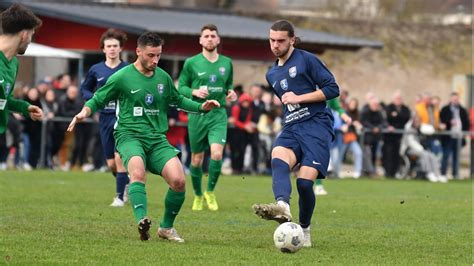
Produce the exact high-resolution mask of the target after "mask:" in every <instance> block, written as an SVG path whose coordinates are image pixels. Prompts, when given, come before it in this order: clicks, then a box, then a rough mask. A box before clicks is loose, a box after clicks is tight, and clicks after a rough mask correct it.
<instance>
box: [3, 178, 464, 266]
mask: <svg viewBox="0 0 474 266" xmlns="http://www.w3.org/2000/svg"><path fill="white" fill-rule="evenodd" d="M294 183H295V182H294V180H293V184H294ZM190 184H191V182H190V180H189V179H188V182H187V189H188V191H187V197H186V201H185V204H184V206H183V209H182V210H181V213H180V215H179V216H178V218H177V220H176V223H175V227H176V228H177V230H178V232H179V233H180V234H181V236H182V237H183V238H184V239H185V240H186V243H184V244H177V243H170V242H167V241H163V240H161V239H158V238H157V237H155V232H156V230H157V228H158V225H159V221H160V219H161V215H162V212H163V201H164V193H165V191H166V189H167V186H166V185H165V183H164V182H163V181H162V179H161V178H160V177H159V176H154V175H149V176H148V184H147V193H148V202H149V203H148V206H149V216H150V217H151V219H152V221H153V226H152V231H151V233H152V238H151V239H150V241H148V242H141V241H140V240H139V237H138V232H137V228H136V225H135V224H134V219H133V215H132V210H131V207H130V204H127V205H126V206H125V207H124V208H112V207H109V206H108V205H109V204H110V203H111V202H112V198H113V195H114V189H115V181H114V179H113V177H112V176H111V175H110V174H108V173H81V172H71V173H63V172H49V171H34V172H19V171H6V172H0V264H3V263H11V264H23V265H30V264H48V265H49V264H96V265H104V264H106V265H111V264H114V265H123V264H128V265H132V264H141V265H151V264H153V265H157V264H159V265H165V264H166V265H175V264H179V265H182V264H193V265H202V264H206V265H222V264H228V265H235V264H251V265H254V264H266V265H270V264H292V265H293V264H294V265H298V264H299V265H310V264H316V263H322V264H346V265H352V264H364V265H365V264H404V265H420V264H422V265H427V264H430V265H431V264H443V265H445V264H449V265H460V264H462V265H466V264H472V262H473V256H472V251H473V244H472V219H473V216H472V203H473V202H472V189H473V186H472V183H471V181H458V182H450V183H448V184H432V183H428V182H422V181H393V180H367V179H365V180H364V179H362V180H328V181H325V187H326V188H327V190H328V191H329V195H328V196H322V197H318V198H317V207H316V212H315V215H314V216H313V223H312V238H313V239H312V240H313V247H312V248H309V249H302V250H300V251H299V252H297V253H295V254H284V253H281V252H279V251H278V250H277V249H276V248H275V247H274V245H273V231H274V230H275V228H276V227H277V224H276V223H275V222H272V221H264V220H260V219H259V218H258V217H257V216H255V215H254V214H253V213H252V211H251V205H252V204H254V203H268V202H271V201H272V192H271V178H270V177H251V176H222V177H221V178H220V180H219V184H218V186H217V190H216V195H217V199H218V203H219V208H220V209H219V211H218V212H211V211H209V210H207V209H206V210H204V211H201V212H193V211H191V204H192V199H193V193H192V188H191V185H190ZM297 199H298V195H297V192H296V188H295V186H293V200H292V213H293V217H294V218H296V219H295V220H297V217H298V208H297Z"/></svg>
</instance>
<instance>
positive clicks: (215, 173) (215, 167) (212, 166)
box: [207, 159, 222, 192]
mask: <svg viewBox="0 0 474 266" xmlns="http://www.w3.org/2000/svg"><path fill="white" fill-rule="evenodd" d="M221 169H222V160H219V161H215V160H212V159H211V160H210V161H209V179H208V180H207V191H209V192H212V191H214V188H215V187H216V184H217V180H218V179H219V176H220V175H221Z"/></svg>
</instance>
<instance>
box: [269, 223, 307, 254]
mask: <svg viewBox="0 0 474 266" xmlns="http://www.w3.org/2000/svg"><path fill="white" fill-rule="evenodd" d="M273 241H274V242H275V247H276V248H278V249H279V250H280V251H281V252H285V253H294V252H296V251H298V250H300V249H301V248H302V247H303V242H304V234H303V228H301V226H300V225H299V224H295V223H292V222H286V223H282V224H280V226H278V228H277V229H276V230H275V233H273Z"/></svg>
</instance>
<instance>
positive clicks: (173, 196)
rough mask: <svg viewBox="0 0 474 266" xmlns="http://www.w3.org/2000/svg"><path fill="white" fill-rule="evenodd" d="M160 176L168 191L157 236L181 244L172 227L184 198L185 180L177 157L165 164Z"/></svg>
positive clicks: (180, 239)
mask: <svg viewBox="0 0 474 266" xmlns="http://www.w3.org/2000/svg"><path fill="white" fill-rule="evenodd" d="M161 175H162V176H163V178H164V179H165V181H166V182H167V183H168V185H169V189H168V192H167V193H166V197H165V212H164V215H163V219H162V220H161V223H160V228H159V229H158V232H157V235H158V236H159V237H160V238H163V239H168V240H170V241H175V242H179V243H182V242H184V239H183V238H181V237H180V236H179V235H178V233H177V231H176V229H175V228H174V226H173V224H174V221H175V219H176V216H177V215H178V213H179V211H180V210H181V207H182V206H183V203H184V198H185V183H186V179H185V175H184V171H183V167H182V165H181V161H180V160H179V159H178V157H173V158H171V159H170V160H168V161H167V162H166V164H165V166H164V167H163V170H162V171H161Z"/></svg>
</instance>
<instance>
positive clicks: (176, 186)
mask: <svg viewBox="0 0 474 266" xmlns="http://www.w3.org/2000/svg"><path fill="white" fill-rule="evenodd" d="M169 186H170V187H171V189H172V190H174V191H184V189H185V187H186V179H184V178H175V179H173V180H172V181H171V182H170V184H169Z"/></svg>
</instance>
